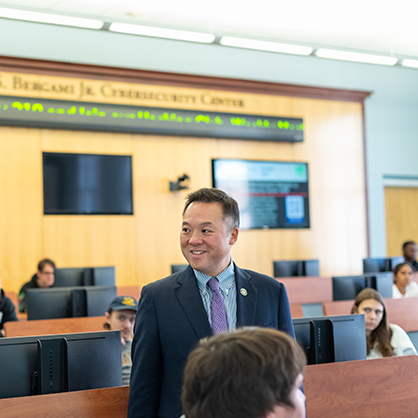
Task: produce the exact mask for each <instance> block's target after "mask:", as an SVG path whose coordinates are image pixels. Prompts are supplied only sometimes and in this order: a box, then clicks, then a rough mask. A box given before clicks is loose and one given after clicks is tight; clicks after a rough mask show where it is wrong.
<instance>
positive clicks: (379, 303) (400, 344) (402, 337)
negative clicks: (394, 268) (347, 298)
mask: <svg viewBox="0 0 418 418" xmlns="http://www.w3.org/2000/svg"><path fill="white" fill-rule="evenodd" d="M351 313H352V314H364V320H365V323H366V340H367V358H368V359H372V358H380V357H392V356H409V355H413V354H415V355H416V354H417V351H416V349H415V347H414V345H413V344H412V342H411V340H410V339H409V337H408V335H407V333H406V332H405V331H404V330H403V329H402V328H401V327H400V326H398V325H395V324H389V322H388V318H387V315H386V307H385V302H384V300H383V298H382V296H381V295H380V293H379V292H377V291H376V290H374V289H369V288H366V289H363V290H362V291H361V292H360V293H359V294H358V295H357V297H356V299H355V301H354V305H353V308H352V309H351Z"/></svg>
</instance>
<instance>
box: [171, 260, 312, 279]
mask: <svg viewBox="0 0 418 418" xmlns="http://www.w3.org/2000/svg"><path fill="white" fill-rule="evenodd" d="M187 266H188V265H187V264H172V265H171V274H174V273H177V272H179V271H183V270H184V269H185V268H186V267H187ZM273 270H274V277H294V276H311V277H318V276H319V260H292V261H289V260H281V261H273Z"/></svg>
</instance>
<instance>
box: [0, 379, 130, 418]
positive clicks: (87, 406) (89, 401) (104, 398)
mask: <svg viewBox="0 0 418 418" xmlns="http://www.w3.org/2000/svg"><path fill="white" fill-rule="evenodd" d="M128 397H129V386H123V387H116V388H108V389H94V390H81V391H78V392H66V393H56V394H52V395H39V396H25V397H19V398H7V399H0V411H2V416H7V418H22V417H25V418H41V417H42V418H56V417H58V416H62V417H77V418H126V416H127V414H128Z"/></svg>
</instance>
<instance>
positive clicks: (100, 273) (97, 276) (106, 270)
mask: <svg viewBox="0 0 418 418" xmlns="http://www.w3.org/2000/svg"><path fill="white" fill-rule="evenodd" d="M92 270H93V285H94V286H116V274H115V267H114V266H108V267H93V268H92ZM85 285H87V283H85Z"/></svg>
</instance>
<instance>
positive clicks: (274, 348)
mask: <svg viewBox="0 0 418 418" xmlns="http://www.w3.org/2000/svg"><path fill="white" fill-rule="evenodd" d="M305 365H306V357H305V354H304V352H303V350H302V349H301V348H300V346H299V345H298V343H297V342H296V341H295V340H294V339H293V338H291V337H289V336H288V335H287V334H285V333H283V332H281V331H277V330H275V329H270V328H255V327H254V328H241V329H238V330H236V331H234V332H231V333H229V334H218V335H216V336H214V337H211V338H206V339H203V340H201V341H200V342H199V345H198V346H197V347H196V348H195V349H194V350H193V351H192V352H191V353H190V355H189V358H188V361H187V365H186V368H185V371H184V381H183V392H182V397H181V400H182V406H183V413H184V414H185V415H186V417H187V418H231V417H232V418H261V417H264V416H265V415H267V414H268V413H269V412H272V411H273V410H274V408H275V406H277V405H281V406H285V405H286V406H289V407H292V408H293V407H294V405H293V403H292V401H291V392H292V389H293V387H294V385H295V382H296V379H297V377H298V375H299V374H301V373H303V372H304V368H305Z"/></svg>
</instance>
